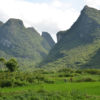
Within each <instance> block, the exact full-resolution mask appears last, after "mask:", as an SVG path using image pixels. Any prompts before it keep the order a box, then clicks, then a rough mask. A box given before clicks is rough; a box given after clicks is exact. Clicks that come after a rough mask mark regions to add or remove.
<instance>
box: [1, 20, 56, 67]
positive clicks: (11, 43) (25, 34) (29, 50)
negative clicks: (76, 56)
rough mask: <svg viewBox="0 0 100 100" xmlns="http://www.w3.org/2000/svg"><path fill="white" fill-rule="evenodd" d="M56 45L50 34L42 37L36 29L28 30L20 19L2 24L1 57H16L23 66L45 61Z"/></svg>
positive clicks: (44, 34)
mask: <svg viewBox="0 0 100 100" xmlns="http://www.w3.org/2000/svg"><path fill="white" fill-rule="evenodd" d="M54 45H55V42H54V41H53V39H52V38H51V36H50V34H48V33H46V32H45V33H43V35H42V36H40V34H39V33H38V32H37V31H36V30H35V29H34V28H31V27H30V28H26V27H25V26H24V24H23V22H22V20H20V19H13V18H11V19H9V20H8V21H7V22H6V23H3V22H0V57H5V58H11V57H15V58H16V59H18V61H19V62H20V63H21V64H24V65H31V64H32V65H33V64H35V63H37V62H40V61H41V60H43V59H44V58H45V57H46V56H47V54H48V52H49V51H50V49H51V48H52V47H53V46H54Z"/></svg>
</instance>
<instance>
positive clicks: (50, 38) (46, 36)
mask: <svg viewBox="0 0 100 100" xmlns="http://www.w3.org/2000/svg"><path fill="white" fill-rule="evenodd" d="M42 37H43V38H44V39H45V40H46V41H47V42H48V43H49V45H50V46H51V47H53V46H54V45H55V42H54V40H53V39H52V37H51V36H50V34H49V33H48V32H42Z"/></svg>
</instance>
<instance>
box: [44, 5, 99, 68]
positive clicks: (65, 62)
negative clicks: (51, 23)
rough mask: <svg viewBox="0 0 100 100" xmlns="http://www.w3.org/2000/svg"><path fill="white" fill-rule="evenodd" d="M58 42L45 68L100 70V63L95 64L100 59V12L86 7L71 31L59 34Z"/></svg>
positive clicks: (45, 63) (45, 62) (47, 59)
mask: <svg viewBox="0 0 100 100" xmlns="http://www.w3.org/2000/svg"><path fill="white" fill-rule="evenodd" d="M57 40H58V43H57V44H56V45H55V46H54V48H53V49H52V50H51V52H50V53H49V55H48V57H47V58H46V60H45V61H44V62H43V64H44V66H52V67H54V66H56V67H82V68H86V67H89V68H92V67H95V68H100V62H99V61H98V62H97V64H95V62H96V61H97V60H96V59H98V58H100V57H99V55H100V52H98V50H100V11H99V10H96V9H94V8H90V7H88V6H85V7H84V9H83V10H82V11H81V14H80V16H79V18H78V19H77V21H76V22H75V23H74V24H73V25H72V27H71V28H70V29H69V30H67V31H60V32H58V33H57ZM93 58H94V59H93Z"/></svg>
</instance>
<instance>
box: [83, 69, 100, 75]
mask: <svg viewBox="0 0 100 100" xmlns="http://www.w3.org/2000/svg"><path fill="white" fill-rule="evenodd" d="M84 72H86V73H89V74H97V75H100V70H99V69H86V70H84Z"/></svg>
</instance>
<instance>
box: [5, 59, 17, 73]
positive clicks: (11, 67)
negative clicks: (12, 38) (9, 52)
mask: <svg viewBox="0 0 100 100" xmlns="http://www.w3.org/2000/svg"><path fill="white" fill-rule="evenodd" d="M6 67H7V68H8V70H9V71H10V72H14V71H16V69H17V68H18V63H17V61H16V60H15V59H13V58H12V59H10V60H8V61H7V62H6Z"/></svg>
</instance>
